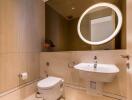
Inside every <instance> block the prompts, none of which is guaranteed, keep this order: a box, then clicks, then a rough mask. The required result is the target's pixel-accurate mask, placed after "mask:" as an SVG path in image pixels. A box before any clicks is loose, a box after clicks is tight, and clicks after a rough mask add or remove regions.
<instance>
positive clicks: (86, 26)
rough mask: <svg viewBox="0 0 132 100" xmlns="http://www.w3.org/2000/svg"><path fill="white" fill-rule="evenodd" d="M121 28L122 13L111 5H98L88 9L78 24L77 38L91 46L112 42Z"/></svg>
mask: <svg viewBox="0 0 132 100" xmlns="http://www.w3.org/2000/svg"><path fill="white" fill-rule="evenodd" d="M121 26H122V13H121V11H120V10H119V9H118V7H116V6H115V5H113V4H110V3H98V4H95V5H93V6H91V7H90V8H88V9H87V10H86V11H85V12H84V13H83V14H82V15H81V17H80V19H79V22H78V27H77V30H78V34H79V37H80V38H81V39H82V40H83V41H84V42H86V43H88V44H91V45H100V44H104V43H106V42H109V41H110V40H112V39H113V38H114V37H115V36H116V35H117V34H118V33H119V31H120V29H121Z"/></svg>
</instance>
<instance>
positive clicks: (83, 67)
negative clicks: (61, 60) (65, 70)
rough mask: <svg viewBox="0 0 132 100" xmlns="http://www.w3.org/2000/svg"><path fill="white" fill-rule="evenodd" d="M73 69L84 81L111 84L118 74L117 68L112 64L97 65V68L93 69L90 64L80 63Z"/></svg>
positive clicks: (92, 65)
mask: <svg viewBox="0 0 132 100" xmlns="http://www.w3.org/2000/svg"><path fill="white" fill-rule="evenodd" d="M74 68H75V69H77V70H78V71H79V74H80V77H81V78H83V79H84V80H86V81H96V82H112V80H113V79H114V78H115V76H116V74H117V73H118V72H119V68H118V67H117V66H116V65H114V64H97V68H94V64H92V63H80V64H78V65H75V66H74Z"/></svg>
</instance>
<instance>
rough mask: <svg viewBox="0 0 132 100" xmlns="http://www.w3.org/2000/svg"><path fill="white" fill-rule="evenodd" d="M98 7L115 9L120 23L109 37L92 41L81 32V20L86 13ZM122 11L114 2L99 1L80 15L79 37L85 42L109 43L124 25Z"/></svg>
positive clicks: (94, 43)
mask: <svg viewBox="0 0 132 100" xmlns="http://www.w3.org/2000/svg"><path fill="white" fill-rule="evenodd" d="M97 7H109V8H111V9H113V10H114V11H115V12H116V14H117V17H118V24H117V27H116V29H115V31H114V32H113V34H112V35H110V36H109V37H108V38H106V39H104V40H102V41H99V42H92V41H88V40H87V39H85V38H84V37H83V35H82V33H81V30H80V26H81V22H82V20H83V18H84V17H85V15H86V14H87V13H88V12H89V11H91V10H92V9H94V8H97ZM122 20H123V18H122V13H121V11H120V10H119V8H118V7H116V6H115V5H113V4H110V3H98V4H95V5H93V6H91V7H89V8H88V9H87V10H86V11H85V12H84V13H83V14H82V15H81V17H80V19H79V21H78V25H77V31H78V35H79V37H80V38H81V39H82V40H83V41H84V42H85V43H88V44H91V45H100V44H104V43H107V42H109V41H110V40H112V39H113V38H114V37H115V36H116V35H117V34H118V33H119V31H120V29H121V26H122Z"/></svg>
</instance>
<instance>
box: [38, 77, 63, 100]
mask: <svg viewBox="0 0 132 100" xmlns="http://www.w3.org/2000/svg"><path fill="white" fill-rule="evenodd" d="M63 83H64V80H63V79H61V78H58V77H52V76H49V77H47V78H45V79H43V80H40V81H39V82H38V84H37V88H38V93H39V94H40V96H41V97H42V98H43V99H44V100H57V99H59V98H60V97H61V96H63V92H64V89H63Z"/></svg>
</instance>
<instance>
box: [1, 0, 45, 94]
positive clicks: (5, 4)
mask: <svg viewBox="0 0 132 100" xmlns="http://www.w3.org/2000/svg"><path fill="white" fill-rule="evenodd" d="M44 20H45V15H44V2H42V0H0V93H2V92H5V91H7V90H10V89H13V88H15V87H17V86H20V85H22V84H24V83H27V82H29V81H33V80H36V79H38V78H39V65H40V64H39V53H40V51H41V38H44V24H45V22H44ZM22 72H28V75H29V76H28V80H25V81H22V80H21V79H19V77H18V75H19V74H20V73H22ZM27 91H28V90H27Z"/></svg>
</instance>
